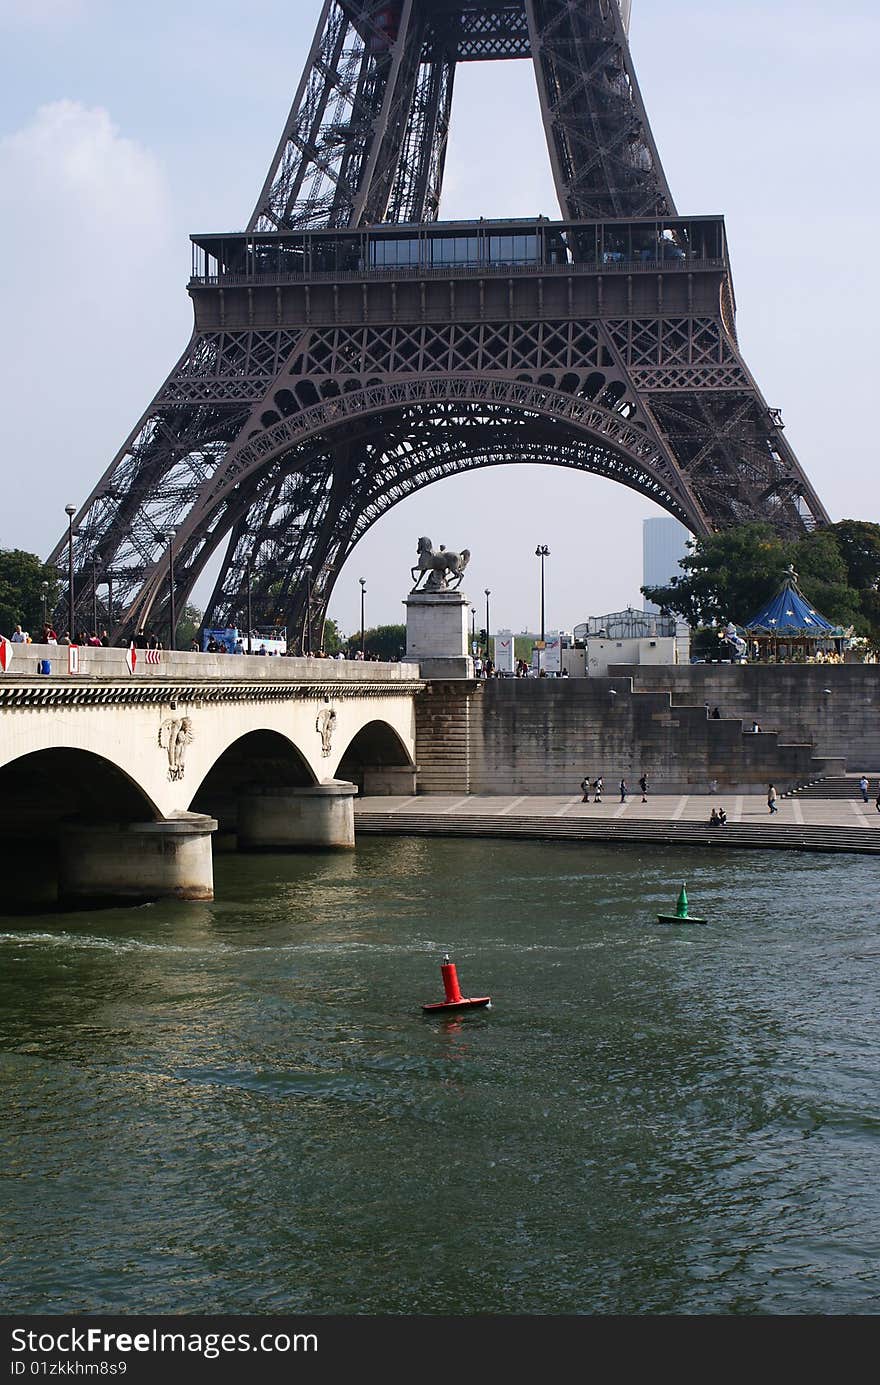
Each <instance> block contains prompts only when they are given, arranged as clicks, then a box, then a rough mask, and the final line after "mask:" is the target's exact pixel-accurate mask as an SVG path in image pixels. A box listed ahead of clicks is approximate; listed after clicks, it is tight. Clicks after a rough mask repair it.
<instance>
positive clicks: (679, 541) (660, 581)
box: [642, 515, 691, 612]
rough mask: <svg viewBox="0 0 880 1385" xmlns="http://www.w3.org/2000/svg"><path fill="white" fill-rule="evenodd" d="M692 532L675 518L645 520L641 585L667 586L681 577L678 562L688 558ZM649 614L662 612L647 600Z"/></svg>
mask: <svg viewBox="0 0 880 1385" xmlns="http://www.w3.org/2000/svg"><path fill="white" fill-rule="evenodd" d="M690 537H691V536H690V532H689V531H688V530H687V529H685V527H684V525H683V524H681V523H679V521H678V520H677V519H673V518H672V516H671V515H670V516H664V517H663V519H645V520H643V521H642V586H643V587H664V586H666V584H667V583H668V582H669V579H670V578H671V577H681V576H682V575H683V574H682V571H681V568H680V567H679V562H680V561H681V559H682V558H683V557H684V556H685V554H686V552H687V549H686V547H685V545H686V543H687V541H688V539H689V538H690ZM644 609H645V610H646V611H654V612H656V611H659V609H660V608H659V606H655V605H654V603H653V602H652V601H648V600H647V598H645V601H644Z"/></svg>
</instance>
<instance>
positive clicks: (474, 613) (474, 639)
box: [471, 606, 477, 654]
mask: <svg viewBox="0 0 880 1385" xmlns="http://www.w3.org/2000/svg"><path fill="white" fill-rule="evenodd" d="M476 652H477V608H476V606H472V607H471V653H472V654H476Z"/></svg>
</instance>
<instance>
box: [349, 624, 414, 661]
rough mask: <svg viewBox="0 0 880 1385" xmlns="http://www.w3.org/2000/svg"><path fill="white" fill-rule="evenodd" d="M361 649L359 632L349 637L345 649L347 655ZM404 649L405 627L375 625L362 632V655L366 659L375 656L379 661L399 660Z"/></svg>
mask: <svg viewBox="0 0 880 1385" xmlns="http://www.w3.org/2000/svg"><path fill="white" fill-rule="evenodd" d="M360 647H361V632H360V631H358V632H357V634H356V635H349V637H348V641H347V644H346V648H347V650H348V653H349V654H357V653H358V651H359V650H360ZM405 649H406V626H405V625H377V626H375V628H374V629H372V630H365V631H364V654H365V656H366V657H367V658H370V656H371V655H375V656H376V657H377V658H379V659H383V660H386V661H391V660H394V659H399V658H400V656H401V654H402V653H403V652H404V650H405Z"/></svg>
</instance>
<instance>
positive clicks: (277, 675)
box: [0, 644, 419, 684]
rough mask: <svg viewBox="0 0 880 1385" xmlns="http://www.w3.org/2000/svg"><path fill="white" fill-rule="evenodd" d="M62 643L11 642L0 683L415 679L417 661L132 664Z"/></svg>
mask: <svg viewBox="0 0 880 1385" xmlns="http://www.w3.org/2000/svg"><path fill="white" fill-rule="evenodd" d="M74 649H75V653H74V655H73V658H71V649H70V646H68V645H61V644H14V645H9V646H7V650H8V652H9V653H10V656H11V657H10V658H9V662H8V665H7V668H6V671H5V672H3V670H2V667H0V684H2V683H4V682H8V681H9V680H10V679H12V680H14V679H16V678H26V679H28V680H32V679H33V678H35V677H44V678H46V679H56V680H57V679H59V678H60V679H65V680H69V679H71V678H77V677H78V678H99V679H104V678H112V679H119V678H125V679H131V678H133V679H138V680H140V679H151V680H155V679H163V678H164V679H174V680H185V681H187V682H192V681H193V680H200V679H213V680H220V681H223V682H229V681H230V680H231V679H235V680H244V681H246V682H249V683H253V682H257V681H267V682H273V683H376V682H378V683H398V682H399V683H407V682H418V679H419V667H418V664H405V663H397V662H396V663H376V662H373V661H372V660H366V661H364V662H361V661H360V660H356V659H321V658H314V657H313V658H287V657H284V656H281V657H276V656H272V655H260V654H197V653H195V652H192V653H190V652H188V651H183V650H173V651H172V650H168V649H157V650H153V649H138V650H136V651H135V655H136V657H135V660H134V661H133V668H131V667H130V663H131V662H132V660H131V652H130V651H129V650H128V649H105V648H103V647H101V648H98V647H97V646H92V645H77V646H75V647H74Z"/></svg>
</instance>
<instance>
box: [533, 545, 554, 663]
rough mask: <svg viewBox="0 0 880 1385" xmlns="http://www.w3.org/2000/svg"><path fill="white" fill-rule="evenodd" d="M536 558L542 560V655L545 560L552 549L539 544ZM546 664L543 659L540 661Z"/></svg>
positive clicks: (542, 643) (542, 640)
mask: <svg viewBox="0 0 880 1385" xmlns="http://www.w3.org/2000/svg"><path fill="white" fill-rule="evenodd" d="M535 557H536V558H540V559H541V653H542V655H543V652H544V559H545V558H549V557H550V549H549V548H548V547H547V545H546V543H539V544H538V547H537V548H536V549H535ZM540 662H541V663H542V664H543V662H544V660H543V658H542V659H541V661H540Z"/></svg>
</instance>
